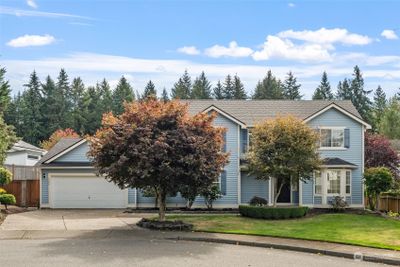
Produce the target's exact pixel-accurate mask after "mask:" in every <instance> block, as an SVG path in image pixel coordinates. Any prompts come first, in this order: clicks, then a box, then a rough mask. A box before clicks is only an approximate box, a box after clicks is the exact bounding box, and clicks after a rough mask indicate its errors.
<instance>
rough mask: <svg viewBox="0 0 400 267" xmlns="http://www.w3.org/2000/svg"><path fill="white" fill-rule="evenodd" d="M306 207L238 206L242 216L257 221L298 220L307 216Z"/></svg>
mask: <svg viewBox="0 0 400 267" xmlns="http://www.w3.org/2000/svg"><path fill="white" fill-rule="evenodd" d="M307 211H308V207H285V208H279V207H278V208H272V207H256V206H244V205H241V206H239V212H240V214H241V215H242V216H245V217H250V218H257V219H275V220H279V219H289V218H300V217H303V216H305V215H306V214H307Z"/></svg>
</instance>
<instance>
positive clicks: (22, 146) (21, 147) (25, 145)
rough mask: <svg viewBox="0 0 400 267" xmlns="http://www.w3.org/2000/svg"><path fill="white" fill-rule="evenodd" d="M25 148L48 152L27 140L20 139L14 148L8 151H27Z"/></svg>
mask: <svg viewBox="0 0 400 267" xmlns="http://www.w3.org/2000/svg"><path fill="white" fill-rule="evenodd" d="M25 150H32V151H37V152H46V150H44V149H41V148H39V147H37V146H34V145H31V144H29V143H27V142H24V141H22V140H19V141H18V142H16V143H15V144H14V145H13V146H12V148H11V149H10V150H9V151H8V152H14V151H25Z"/></svg>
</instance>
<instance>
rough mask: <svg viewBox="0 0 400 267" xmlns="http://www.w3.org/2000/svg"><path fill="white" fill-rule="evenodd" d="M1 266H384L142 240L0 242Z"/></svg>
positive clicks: (182, 242) (293, 254)
mask: <svg viewBox="0 0 400 267" xmlns="http://www.w3.org/2000/svg"><path fill="white" fill-rule="evenodd" d="M0 248H1V249H0V254H1V265H2V266H52V267H56V266H177V267H179V266H185V267H186V266H220V267H221V266H307V267H311V266H324V267H329V266H382V265H378V264H372V263H365V262H358V261H354V260H348V259H342V258H336V257H328V256H319V255H314V254H307V253H297V252H291V251H283V250H273V249H264V248H256V247H246V246H235V245H222V244H214V243H202V242H187V241H169V240H156V239H152V240H149V239H145V238H140V237H137V238H135V237H130V238H123V237H122V238H106V239H50V240H0Z"/></svg>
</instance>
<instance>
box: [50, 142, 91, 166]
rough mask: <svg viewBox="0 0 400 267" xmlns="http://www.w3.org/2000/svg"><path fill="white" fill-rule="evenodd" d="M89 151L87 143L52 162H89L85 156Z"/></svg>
mask: <svg viewBox="0 0 400 267" xmlns="http://www.w3.org/2000/svg"><path fill="white" fill-rule="evenodd" d="M88 151H89V145H88V143H87V142H86V143H83V144H81V145H80V146H78V147H76V148H75V149H73V150H71V151H69V152H68V153H67V154H65V155H62V156H61V157H59V158H58V159H56V160H54V162H89V161H90V160H89V158H88V157H87V156H86V154H87V152H88Z"/></svg>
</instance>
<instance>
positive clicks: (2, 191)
mask: <svg viewBox="0 0 400 267" xmlns="http://www.w3.org/2000/svg"><path fill="white" fill-rule="evenodd" d="M5 193H7V191H6V190H5V189H4V188H1V187H0V195H2V194H5Z"/></svg>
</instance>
